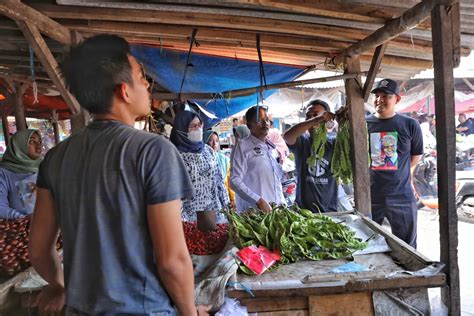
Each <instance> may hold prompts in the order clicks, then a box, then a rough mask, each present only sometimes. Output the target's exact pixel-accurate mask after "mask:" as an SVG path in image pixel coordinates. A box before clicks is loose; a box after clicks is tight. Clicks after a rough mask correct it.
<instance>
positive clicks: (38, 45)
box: [17, 22, 80, 114]
mask: <svg viewBox="0 0 474 316" xmlns="http://www.w3.org/2000/svg"><path fill="white" fill-rule="evenodd" d="M17 23H18V27H19V28H20V30H21V31H22V32H23V34H24V35H25V37H26V39H27V40H28V42H29V43H30V45H31V47H33V50H34V51H35V54H36V56H37V57H38V59H39V60H40V61H41V64H42V65H43V67H44V69H45V70H46V72H47V73H48V75H49V77H50V78H51V80H52V81H53V82H54V85H55V86H56V88H57V89H58V91H59V92H60V93H61V96H62V97H63V99H64V101H65V102H66V104H67V105H68V107H69V110H70V111H71V113H72V114H76V113H78V112H79V108H80V106H79V103H78V102H77V100H76V99H75V98H74V96H72V95H71V94H70V93H69V91H68V90H67V89H66V85H65V82H64V79H63V78H62V77H61V75H60V74H59V67H58V63H57V61H56V59H55V58H54V56H53V55H52V54H51V51H50V50H49V48H48V46H47V45H46V42H45V41H44V39H43V37H42V36H41V34H40V32H39V30H38V28H36V26H34V25H32V24H29V23H25V22H17Z"/></svg>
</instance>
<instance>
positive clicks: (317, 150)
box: [306, 122, 327, 167]
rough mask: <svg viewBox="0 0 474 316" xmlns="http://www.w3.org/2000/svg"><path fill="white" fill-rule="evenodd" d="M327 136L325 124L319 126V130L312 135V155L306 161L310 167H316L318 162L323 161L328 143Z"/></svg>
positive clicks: (316, 129) (315, 130)
mask: <svg viewBox="0 0 474 316" xmlns="http://www.w3.org/2000/svg"><path fill="white" fill-rule="evenodd" d="M326 136H327V130H326V124H325V123H324V122H323V123H321V124H319V126H318V128H315V129H314V130H313V132H312V133H311V138H312V139H313V143H312V144H311V155H310V156H309V157H308V159H307V160H306V162H307V163H308V165H309V166H311V167H314V166H316V163H317V161H318V160H321V159H323V157H324V152H325V147H326V141H327V138H326Z"/></svg>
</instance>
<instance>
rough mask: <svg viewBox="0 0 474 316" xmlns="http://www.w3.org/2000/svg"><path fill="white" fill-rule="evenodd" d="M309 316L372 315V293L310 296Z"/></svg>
mask: <svg viewBox="0 0 474 316" xmlns="http://www.w3.org/2000/svg"><path fill="white" fill-rule="evenodd" d="M308 301H309V315H311V316H313V315H314V316H316V315H334V316H337V315H341V316H342V315H364V316H371V315H374V306H373V303H372V293H371V292H362V293H353V294H339V295H324V296H310V297H309V299H308Z"/></svg>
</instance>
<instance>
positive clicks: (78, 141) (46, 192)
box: [30, 35, 207, 315]
mask: <svg viewBox="0 0 474 316" xmlns="http://www.w3.org/2000/svg"><path fill="white" fill-rule="evenodd" d="M61 68H62V71H63V74H64V76H65V78H66V82H67V83H68V85H69V87H70V89H71V91H72V92H73V93H74V95H75V96H76V98H77V99H78V101H79V102H80V104H81V105H82V106H83V107H84V108H86V109H87V110H89V111H90V112H92V113H93V114H94V121H93V122H92V123H91V124H90V125H89V126H87V127H86V128H85V129H83V130H82V131H80V132H79V133H77V134H74V135H72V136H71V137H69V138H68V139H67V140H66V141H64V142H62V143H60V144H59V145H58V146H56V147H55V148H53V149H52V150H50V151H49V152H48V154H47V155H46V157H45V159H44V161H43V163H42V164H41V166H40V171H39V174H38V180H37V186H38V192H37V203H36V207H35V210H34V216H33V220H32V224H31V235H30V258H31V262H32V265H33V266H34V268H35V269H36V270H37V271H38V273H39V274H40V275H41V276H42V277H43V278H44V279H45V280H46V281H47V282H48V283H49V286H48V287H46V288H45V289H44V290H43V291H42V293H41V294H40V297H39V307H40V309H41V310H43V311H44V310H48V311H54V312H56V311H59V310H61V309H62V308H63V306H64V304H65V305H66V309H67V313H70V314H73V315H74V314H77V315H83V314H88V315H98V314H100V315H118V314H127V315H135V314H139V315H157V314H160V315H161V314H166V315H174V314H175V308H176V309H177V310H178V311H179V312H180V313H181V314H183V315H197V314H198V312H197V308H196V306H195V305H194V277H193V269H192V264H191V259H190V256H189V253H188V250H187V247H186V243H185V240H184V234H183V228H182V224H181V214H180V213H181V199H183V198H187V197H190V196H191V195H192V187H191V184H190V181H189V178H188V176H187V173H186V170H185V168H184V165H183V162H182V160H181V158H180V156H179V154H178V152H177V150H176V149H175V148H174V146H173V145H172V144H171V143H169V142H168V141H167V140H166V139H164V138H163V137H161V136H157V135H153V134H149V133H145V132H142V131H139V130H136V129H134V128H133V123H134V122H135V120H136V119H137V118H138V117H140V116H144V115H146V114H147V113H148V112H149V111H150V99H149V96H150V95H149V91H148V87H149V84H148V82H147V80H146V78H145V77H144V74H143V72H142V69H141V67H140V65H139V64H138V63H137V61H136V60H135V59H134V58H133V57H132V56H131V55H130V48H129V46H128V43H127V42H126V41H125V40H124V39H122V38H119V37H117V36H110V35H102V36H97V37H93V38H89V39H87V40H85V41H84V42H83V43H82V44H80V45H79V46H77V47H75V48H73V49H72V50H71V53H70V55H69V57H68V58H66V60H65V61H64V63H63V64H62V67H61ZM59 230H61V232H62V236H63V241H64V261H63V263H64V274H63V271H62V268H61V264H60V260H59V257H58V255H57V252H55V251H53V250H54V244H55V241H56V238H57V236H58V233H59ZM173 305H174V306H173ZM198 308H199V309H200V312H199V315H206V314H207V312H206V310H205V309H204V308H201V307H198Z"/></svg>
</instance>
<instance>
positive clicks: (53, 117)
mask: <svg viewBox="0 0 474 316" xmlns="http://www.w3.org/2000/svg"><path fill="white" fill-rule="evenodd" d="M51 123H52V125H53V133H54V144H55V145H57V144H59V126H58V112H57V111H56V110H52V111H51Z"/></svg>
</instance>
